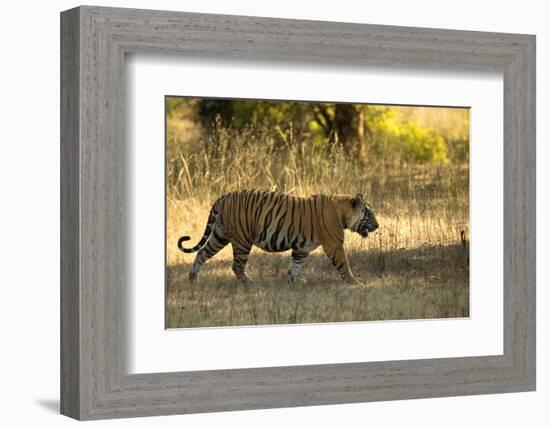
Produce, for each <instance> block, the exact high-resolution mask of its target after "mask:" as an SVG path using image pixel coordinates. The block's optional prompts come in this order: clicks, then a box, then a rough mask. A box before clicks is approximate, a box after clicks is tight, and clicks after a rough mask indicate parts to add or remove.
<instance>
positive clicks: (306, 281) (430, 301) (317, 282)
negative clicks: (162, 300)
mask: <svg viewBox="0 0 550 427" xmlns="http://www.w3.org/2000/svg"><path fill="white" fill-rule="evenodd" d="M348 258H349V262H350V266H351V269H352V271H353V273H354V275H355V276H356V277H357V278H358V279H359V280H360V281H361V284H360V285H347V284H345V283H343V282H342V281H341V280H340V277H339V275H338V273H337V272H336V270H335V269H334V267H333V266H332V265H331V263H330V261H329V260H328V258H327V257H326V256H325V254H324V253H323V252H322V250H320V249H318V250H316V251H315V252H313V253H311V254H310V256H309V257H308V259H307V260H306V262H305V264H304V267H303V270H302V274H301V281H300V283H297V284H295V285H292V284H290V283H289V281H288V278H287V268H288V264H289V260H290V252H286V253H283V254H272V253H266V252H262V251H259V250H255V251H253V253H252V254H251V256H250V260H249V263H248V267H247V272H248V275H249V276H250V278H251V279H252V281H253V284H252V285H250V286H244V285H242V284H240V283H239V282H238V281H237V280H236V279H235V277H234V275H233V272H232V271H231V260H230V259H219V260H217V259H216V258H215V257H214V258H213V259H211V260H210V261H209V262H208V263H207V264H205V265H204V266H203V269H202V271H201V274H200V276H199V280H198V282H197V283H194V284H191V283H189V281H188V278H187V277H188V273H189V269H190V264H184V265H174V266H168V267H167V271H166V273H167V283H166V285H167V293H166V301H167V307H166V308H167V312H166V318H167V325H168V327H170V328H174V327H204V326H230V325H250V324H281V323H317V322H338V321H355V320H390V319H425V318H447V317H467V316H468V315H469V252H468V246H462V245H447V246H443V245H431V246H430V245H424V246H419V247H416V248H412V249H405V248H403V249H396V250H393V251H377V250H374V251H373V250H369V251H354V252H348Z"/></svg>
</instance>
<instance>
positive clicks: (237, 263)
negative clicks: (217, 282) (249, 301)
mask: <svg viewBox="0 0 550 427" xmlns="http://www.w3.org/2000/svg"><path fill="white" fill-rule="evenodd" d="M231 246H233V266H232V269H233V273H235V276H237V279H239V281H240V282H242V283H244V284H249V283H251V280H250V279H249V278H248V276H247V275H246V272H245V270H246V263H247V262H248V255H249V254H250V251H251V250H252V245H242V244H238V243H235V242H231Z"/></svg>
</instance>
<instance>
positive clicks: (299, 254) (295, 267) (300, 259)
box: [288, 249, 309, 283]
mask: <svg viewBox="0 0 550 427" xmlns="http://www.w3.org/2000/svg"><path fill="white" fill-rule="evenodd" d="M308 255H309V252H308V251H304V250H298V249H293V250H292V255H291V257H290V267H289V269H288V275H289V277H290V281H291V282H292V283H296V282H297V281H298V277H299V276H300V271H301V269H302V264H303V263H304V261H305V259H306V258H307V256H308Z"/></svg>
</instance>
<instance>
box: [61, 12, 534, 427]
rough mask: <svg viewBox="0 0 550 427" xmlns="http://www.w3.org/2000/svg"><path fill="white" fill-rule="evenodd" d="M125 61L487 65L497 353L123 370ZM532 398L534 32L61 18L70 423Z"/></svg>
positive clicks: (64, 322)
mask: <svg viewBox="0 0 550 427" xmlns="http://www.w3.org/2000/svg"><path fill="white" fill-rule="evenodd" d="M130 52H141V53H143V52H145V53H153V54H155V53H163V54H164V53H168V54H177V55H187V56H193V57H199V56H200V57H217V58H218V57H219V58H243V59H262V60H276V61H293V62H300V63H312V62H314V63H320V64H344V65H345V64H347V65H349V66H354V65H362V64H371V65H372V64H374V65H390V66H395V67H399V66H417V67H431V68H439V69H441V68H444V69H450V70H491V71H500V72H502V73H503V76H504V170H505V174H504V230H503V232H504V267H503V268H504V337H503V338H504V354H503V355H499V356H484V357H464V358H445V359H427V360H408V361H388V362H369V363H344V364H331V365H311V366H291V367H271V368H256V369H233V370H218V371H202V372H200V371H193V372H176V373H156V374H139V375H128V374H127V373H126V371H125V340H126V334H125V328H126V325H125V321H124V320H125V281H126V277H127V268H128V266H127V264H126V258H125V253H126V252H125V251H126V248H125V242H126V238H125V236H126V235H127V227H126V224H125V211H126V209H127V208H126V203H125V191H126V184H125V183H126V179H127V176H126V173H125V170H126V164H125V162H126V160H125V159H126V156H125V150H126V146H125V139H124V118H125V115H124V99H125V94H124V90H125V89H124V88H125V85H124V57H125V54H126V53H130ZM534 389H535V37H534V36H531V35H519V34H497V33H484V32H470V31H451V30H439V29H423V28H407V27H391V26H379V25H358V24H345V23H334V22H314V21H299V20H281V19H269V18H255V17H242V16H222V15H206V14H194V13H181V12H164V11H146V10H132V9H114V8H98V7H87V6H83V7H79V8H76V9H71V10H68V11H65V12H62V14H61V412H62V413H63V414H66V415H68V416H71V417H74V418H77V419H99V418H115V417H132V416H147V415H166V414H183V413H194V412H211V411H228V410H243V409H256V408H274V407H285V406H286V407H290V406H303V405H324V404H336V403H348V402H364V401H379V400H390V399H410V398H423V397H436V396H456V395H467V394H482V393H503V392H517V391H529V390H534Z"/></svg>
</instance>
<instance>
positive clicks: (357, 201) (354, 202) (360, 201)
mask: <svg viewBox="0 0 550 427" xmlns="http://www.w3.org/2000/svg"><path fill="white" fill-rule="evenodd" d="M363 203H364V199H363V195H362V194H361V193H359V194H358V195H357V196H355V197H354V198H353V199H351V206H352V207H353V208H356V207H357V206H361V205H362V204H363Z"/></svg>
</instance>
